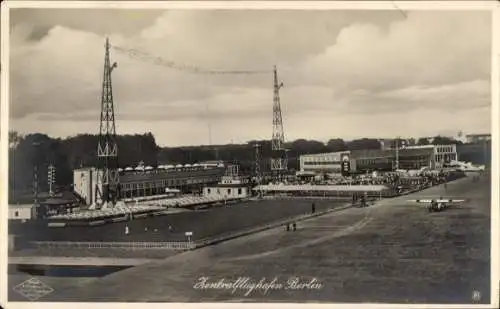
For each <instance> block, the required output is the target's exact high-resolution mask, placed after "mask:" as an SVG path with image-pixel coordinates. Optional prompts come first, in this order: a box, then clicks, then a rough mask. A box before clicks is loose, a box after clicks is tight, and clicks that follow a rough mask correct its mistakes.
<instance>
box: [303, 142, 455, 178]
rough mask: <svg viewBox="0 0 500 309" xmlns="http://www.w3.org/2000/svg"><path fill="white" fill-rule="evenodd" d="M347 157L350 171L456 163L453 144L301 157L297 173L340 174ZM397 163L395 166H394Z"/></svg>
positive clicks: (416, 167)
mask: <svg viewBox="0 0 500 309" xmlns="http://www.w3.org/2000/svg"><path fill="white" fill-rule="evenodd" d="M344 153H349V154H350V163H351V168H350V169H351V172H364V171H371V170H380V171H389V170H393V169H395V168H396V166H398V167H399V168H400V169H420V168H423V167H430V168H440V167H442V166H443V165H444V163H447V162H450V161H454V160H457V149H456V145H426V146H410V147H405V148H401V149H398V150H397V151H396V150H395V149H369V150H353V151H342V152H334V153H322V154H314V155H303V156H300V170H301V171H302V172H315V173H318V174H320V173H323V174H328V173H331V174H340V168H341V162H340V158H341V156H342V154H344ZM396 161H397V162H398V164H396Z"/></svg>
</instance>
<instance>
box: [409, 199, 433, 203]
mask: <svg viewBox="0 0 500 309" xmlns="http://www.w3.org/2000/svg"><path fill="white" fill-rule="evenodd" d="M408 202H414V203H430V202H432V200H431V199H426V200H408Z"/></svg>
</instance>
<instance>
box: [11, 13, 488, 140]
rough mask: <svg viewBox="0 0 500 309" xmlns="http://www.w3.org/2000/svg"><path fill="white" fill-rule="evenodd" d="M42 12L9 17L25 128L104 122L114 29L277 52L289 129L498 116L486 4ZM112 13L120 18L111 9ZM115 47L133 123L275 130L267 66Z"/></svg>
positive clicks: (345, 130) (241, 136)
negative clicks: (481, 7)
mask: <svg viewBox="0 0 500 309" xmlns="http://www.w3.org/2000/svg"><path fill="white" fill-rule="evenodd" d="M39 11H43V10H38V11H37V12H34V11H32V12H30V14H26V13H25V15H22V16H21V15H18V16H17V17H16V19H15V22H14V23H13V24H12V27H11V29H12V31H11V75H10V79H11V107H10V112H11V117H12V121H11V125H12V126H13V127H15V128H16V129H18V130H20V131H29V130H34V131H42V132H49V131H50V132H51V133H52V134H54V135H57V136H65V135H70V134H75V133H77V132H78V131H75V130H77V129H78V130H83V131H82V132H91V133H92V132H94V131H96V130H95V129H94V128H96V127H97V125H98V116H99V113H100V96H101V93H100V92H101V87H102V85H101V83H102V74H103V50H104V48H103V47H104V41H105V36H104V34H105V33H106V34H108V35H109V37H110V40H111V43H112V44H114V45H117V46H121V47H131V48H136V49H140V50H141V51H144V52H146V53H149V54H151V55H154V56H160V57H162V58H164V59H165V60H168V61H175V62H176V63H177V64H178V65H179V66H182V65H183V64H187V65H196V66H198V67H200V68H207V69H228V70H263V69H265V70H270V69H271V68H272V65H274V64H277V65H278V74H279V79H280V80H283V81H284V87H283V88H282V89H281V102H282V110H283V118H284V122H285V123H284V126H285V131H286V135H287V136H288V137H289V138H292V137H297V138H298V137H306V138H316V137H318V138H320V137H321V138H323V137H324V138H327V137H328V136H331V135H335V136H340V137H342V136H358V135H359V136H363V135H369V134H375V135H377V134H380V135H387V134H390V133H392V134H393V133H394V132H393V131H394V130H393V129H392V130H390V129H388V128H384V127H383V126H380V125H377V126H374V127H370V126H367V125H366V122H369V121H374V120H373V119H376V121H377V122H378V120H380V121H388V120H387V119H394V118H395V117H396V118H397V119H405V118H409V119H420V117H431V118H432V117H436V116H435V115H449V114H450V113H454V114H455V115H457V117H458V115H461V116H462V117H465V119H464V118H462V119H458V118H457V119H455V118H451V117H445V118H444V120H442V121H441V122H440V123H439V128H438V126H435V129H436V130H438V129H439V130H448V131H455V130H456V128H458V127H459V128H461V129H463V130H465V131H467V130H487V129H488V128H489V127H487V126H485V124H488V123H489V121H490V117H489V115H488V112H489V110H490V105H491V102H490V80H489V79H490V77H489V74H490V73H489V70H490V67H489V66H490V57H489V55H490V54H489V53H490V48H491V42H490V40H491V18H490V14H489V13H488V12H459V11H456V12H445V11H440V12H430V11H418V12H408V13H407V16H408V18H407V19H402V16H401V14H396V12H394V11H392V12H391V11H380V12H379V11H371V12H369V11H359V12H339V11H304V12H302V11H201V10H200V11H195V10H193V11H187V10H175V11H167V12H162V13H161V14H158V12H150V13H148V14H149V15H147V14H146V15H147V16H149V17H151V16H154V17H157V18H156V19H154V18H146V17H147V16H146V15H141V17H140V18H139V17H138V20H139V21H137V24H136V28H135V30H134V31H132V30H131V28H129V27H118V26H116V25H115V26H112V25H111V24H113V23H112V21H113V20H115V21H116V24H117V25H119V24H120V23H123V22H124V20H126V18H124V17H123V16H121V15H120V16H118V15H119V14H118V15H117V16H118V17H116V16H115V17H114V19H113V18H112V17H113V16H114V15H113V14H117V13H116V12H115V13H113V14H111V13H109V12H107V13H106V12H103V11H100V12H101V13H96V12H97V11H94V13H96V14H97V15H92V16H96V17H95V19H94V20H97V22H96V23H95V24H96V25H92V22H90V20H87V19H82V18H77V17H75V18H69V17H70V16H76V15H72V14H70V13H68V12H69V11H67V10H66V13H67V14H66V15H67V16H68V17H64V16H66V15H64V14H61V13H60V12H59V11H58V12H57V14H55V13H49V12H48V11H43V12H39ZM54 14H55V15H54ZM87 14H93V13H92V12H90V13H88V12H87ZM106 14H108V15H106ZM109 14H111V15H109ZM30 16H31V17H33V16H35V17H33V18H32V19H30V18H27V17H30ZM51 16H53V17H54V19H50V18H49V17H51ZM87 16H91V15H87ZM103 16H108V17H109V20H108V21H106V22H104V21H102V22H100V21H99V20H100V19H102V18H104V17H103ZM145 16H146V17H145ZM54 20H55V22H54ZM56 23H57V24H56ZM111 56H112V61H117V62H118V68H117V69H116V70H114V71H113V76H112V78H113V94H114V102H115V111H116V118H117V121H118V122H119V123H117V128H120V130H122V131H121V132H122V133H131V132H133V130H139V131H140V132H142V131H152V132H153V133H155V135H157V136H158V138H157V140H158V141H159V142H160V143H162V144H166V143H168V144H170V143H181V144H192V143H199V142H201V141H200V139H202V140H206V139H207V134H208V133H207V126H208V124H210V125H211V126H212V128H213V129H212V131H213V134H214V137H213V140H214V141H215V140H218V141H219V142H221V143H223V142H224V141H228V140H231V139H234V140H236V141H244V140H246V139H254V138H256V137H261V138H268V137H269V136H270V135H271V134H270V131H271V123H272V115H271V112H272V102H273V90H272V82H273V80H272V75H271V74H270V73H269V74H255V75H204V74H192V73H189V72H183V71H182V70H174V69H171V68H167V67H165V66H159V65H155V64H154V62H153V61H145V60H144V58H143V59H138V58H133V57H129V56H127V55H126V54H124V53H120V52H119V51H118V50H115V49H112V50H111ZM468 113H470V114H474V115H475V116H476V117H479V116H481V117H482V118H481V121H479V120H477V119H469V118H470V117H468V116H466V115H468ZM347 120H349V121H350V122H352V123H347V122H346V121H347ZM476 120H477V121H476ZM49 122H50V123H51V124H50V126H48V125H47V123H49ZM332 122H335V124H333V125H332ZM44 123H45V125H44ZM67 123H72V124H74V125H73V126H68V125H67ZM388 123H392V122H391V121H388ZM36 124H39V126H38V127H37V126H36ZM359 124H363V125H361V126H359ZM417 124H420V125H421V123H420V121H417V122H416V123H415V125H406V126H405V130H410V129H411V130H412V132H410V131H408V134H412V135H415V136H417V135H420V134H424V133H425V132H427V131H426V130H427V128H424V127H419V126H418V125H417ZM421 126H422V125H421ZM180 127H182V128H184V129H183V130H182V131H180V130H178V129H176V128H180ZM164 128H169V129H168V130H166V129H164ZM268 131H269V132H268ZM488 131H489V130H488ZM171 132H175V134H179V132H182V137H180V136H178V137H171V136H170V135H169V134H170V133H171ZM172 134H173V133H172ZM427 134H430V135H432V133H425V134H424V135H427Z"/></svg>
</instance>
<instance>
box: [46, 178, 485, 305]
mask: <svg viewBox="0 0 500 309" xmlns="http://www.w3.org/2000/svg"><path fill="white" fill-rule="evenodd" d="M439 196H443V197H450V198H464V199H467V200H468V201H467V202H465V203H463V204H461V205H459V206H457V207H456V208H450V209H448V210H447V211H444V212H440V213H428V212H427V210H426V209H425V205H419V204H414V203H411V202H408V201H407V200H408V199H416V198H430V197H439ZM489 247H490V181H489V176H488V175H485V176H482V177H481V179H480V181H479V182H472V178H470V177H468V178H464V179H460V180H457V181H454V182H452V183H449V184H448V186H447V189H445V188H444V186H439V187H434V188H430V189H427V190H425V191H422V192H419V193H415V194H413V195H409V196H403V197H398V198H394V199H389V200H384V201H381V202H378V203H377V204H376V205H374V206H371V207H368V208H351V209H346V210H342V211H339V212H333V213H330V214H327V215H325V216H322V217H316V218H312V219H309V220H307V221H303V222H300V223H298V226H297V231H295V232H293V231H290V232H286V231H285V229H284V228H276V229H272V230H268V231H265V232H261V233H258V234H254V235H250V236H246V237H242V238H238V239H234V240H231V241H227V242H224V243H220V244H217V245H214V246H209V247H205V248H202V249H199V250H195V251H190V252H185V253H182V254H178V255H175V256H172V257H170V258H166V259H161V260H158V261H156V262H152V263H150V264H147V265H141V266H137V267H134V268H130V269H127V270H124V271H121V272H117V273H114V274H111V275H108V276H106V277H103V278H100V279H93V280H89V281H87V282H86V283H85V284H79V285H78V286H73V287H71V286H67V287H66V288H62V287H59V288H57V289H56V291H54V292H53V293H52V294H51V295H48V296H47V297H44V298H43V299H41V300H42V301H91V302H95V301H121V302H124V301H130V302H139V301H140V302H148V301H149V302H151V301H154V302H161V301H166V302H201V301H203V302H218V301H223V302H235V301H241V302H379V303H489V297H490V270H489V264H490V250H489ZM201 277H206V278H207V280H208V281H210V282H217V281H219V280H221V279H223V280H225V281H226V283H227V282H230V281H234V280H236V279H237V278H239V277H241V278H245V277H247V278H249V280H250V281H253V282H258V281H259V280H261V279H262V278H265V280H266V281H267V282H270V281H271V280H273V279H276V280H275V282H277V284H281V288H276V289H272V288H271V289H268V290H267V292H264V290H263V289H254V290H252V291H251V292H248V289H245V288H234V286H233V287H231V288H220V287H219V288H207V287H206V286H205V288H200V286H196V283H197V282H198V280H200V278H201ZM292 277H298V278H300V279H299V280H300V281H301V282H306V281H311V280H313V279H314V282H315V285H314V284H313V285H310V286H309V288H304V287H302V288H300V289H299V288H297V286H295V288H289V287H290V286H289V285H288V283H287V282H288V280H290V278H292ZM42 280H43V279H42ZM274 286H276V285H274ZM226 287H227V286H226ZM287 287H288V288H287ZM475 291H476V292H479V293H475V295H476V296H478V295H480V297H476V299H473V297H472V296H473V294H474V292H475Z"/></svg>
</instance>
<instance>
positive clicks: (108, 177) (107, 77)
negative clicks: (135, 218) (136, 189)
mask: <svg viewBox="0 0 500 309" xmlns="http://www.w3.org/2000/svg"><path fill="white" fill-rule="evenodd" d="M109 48H110V45H109V39H107V38H106V52H105V56H104V77H103V82H102V96H101V124H100V129H99V141H98V146H97V158H98V162H99V172H98V176H97V178H98V180H97V185H96V187H97V188H96V199H95V200H96V204H97V205H99V206H101V207H102V208H108V207H113V206H114V205H115V204H116V202H117V200H118V199H119V197H120V177H119V174H118V145H117V142H116V128H115V111H114V105H113V87H112V84H111V72H112V71H113V69H115V68H116V66H117V63H116V62H113V64H112V65H111V64H110V60H109Z"/></svg>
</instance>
